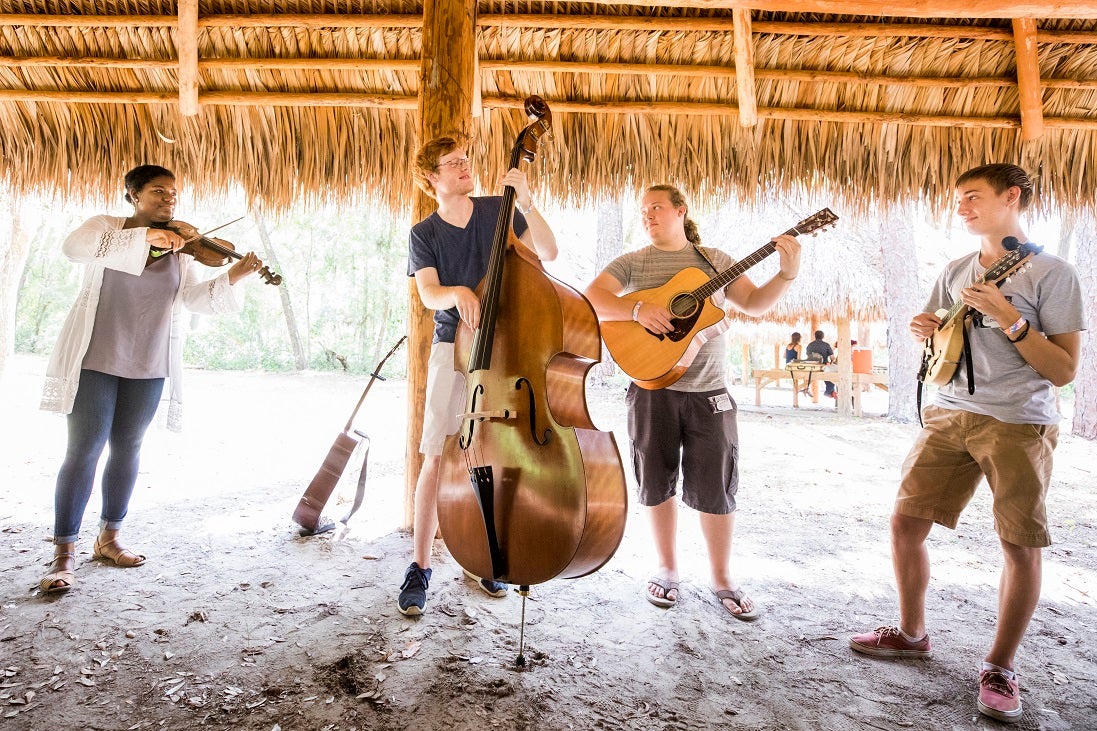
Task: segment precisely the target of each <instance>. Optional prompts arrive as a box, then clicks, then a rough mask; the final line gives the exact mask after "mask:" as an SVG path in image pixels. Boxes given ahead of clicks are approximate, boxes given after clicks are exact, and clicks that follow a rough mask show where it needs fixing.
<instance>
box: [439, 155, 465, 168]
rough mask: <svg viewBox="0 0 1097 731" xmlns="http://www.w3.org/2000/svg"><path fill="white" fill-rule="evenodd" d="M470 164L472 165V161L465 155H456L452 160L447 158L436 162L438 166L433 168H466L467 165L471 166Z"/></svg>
mask: <svg viewBox="0 0 1097 731" xmlns="http://www.w3.org/2000/svg"><path fill="white" fill-rule="evenodd" d="M471 166H472V161H470V160H469V159H468V158H467V157H458V158H456V159H454V160H447V161H445V162H440V163H438V166H437V167H435V168H434V169H435V170H439V169H441V168H453V169H454V170H460V169H462V168H468V167H471Z"/></svg>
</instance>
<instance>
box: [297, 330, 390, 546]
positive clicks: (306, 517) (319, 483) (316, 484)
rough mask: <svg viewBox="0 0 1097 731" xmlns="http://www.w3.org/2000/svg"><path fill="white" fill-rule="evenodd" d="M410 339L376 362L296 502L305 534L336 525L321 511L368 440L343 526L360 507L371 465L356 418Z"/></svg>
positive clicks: (367, 439)
mask: <svg viewBox="0 0 1097 731" xmlns="http://www.w3.org/2000/svg"><path fill="white" fill-rule="evenodd" d="M406 339H407V336H406V335H405V336H403V337H401V338H400V340H399V341H398V342H397V343H396V345H394V346H392V350H390V351H389V352H388V354H387V355H386V356H385V357H384V358H382V359H381V362H380V363H378V364H377V367H376V368H375V369H374V370H373V373H371V374H370V379H369V383H367V384H366V388H365V390H364V391H362V396H361V397H360V398H359V399H358V404H357V405H356V406H355V407H354V411H352V412H351V413H350V418H349V419H347V424H346V426H344V427H343V431H342V432H340V433H339V434H337V435H336V436H335V441H334V442H333V443H332V445H331V448H330V449H329V450H328V454H327V456H326V457H324V462H323V463H322V464H321V465H320V469H319V470H317V472H316V476H315V477H313V478H312V482H310V483H309V486H308V487H307V488H305V494H304V495H302V496H301V500H300V501H298V503H297V508H296V509H295V510H294V511H293V521H294V522H295V523H297V524H298V525H299V526H301V528H302V531H301V534H302V535H313V534H316V533H324V532H327V531H329V530H332V529H334V528H335V524H334V523H332V522H331V521H324V520H323V519H322V518H321V513H322V512H323V510H324V506H325V505H327V502H328V500H329V499H330V498H331V494H332V493H333V492H334V491H335V486H336V485H338V484H339V479H340V478H341V477H342V476H343V472H344V470H346V468H347V464H348V463H349V462H350V457H351V455H352V454H354V450H355V449H357V448H358V445H359V443H361V442H365V450H364V454H363V456H362V472H361V473H360V474H359V476H358V487H357V491H356V492H355V495H354V504H353V505H352V506H351V509H350V512H348V513H347V514H346V515H345V516H344V517H343V518H342V519H341V520H340V521H339V522H340V523H342V524H343V525H346V524H347V521H349V520H350V518H351V516H352V515H354V514H355V513H356V512H357V511H358V508H359V507H361V505H362V497H363V495H364V494H365V489H366V469H367V467H368V466H369V436H367V435H366V434H365V433H363V432H361V431H358V430H357V429H352V427H353V425H354V417H355V416H357V415H358V410H359V409H360V408H362V403H363V402H364V401H365V400H366V395H367V394H368V393H369V390H370V388H372V387H373V382H374V381H377V380H381V381H383V380H385V379H384V377H383V376H381V369H382V368H383V367H384V365H385V361H387V360H388V359H389V358H390V357H391V356H392V354H393V353H395V352H396V349H397V348H399V347H400V346H401V345H402V344H403V342H404V341H405V340H406Z"/></svg>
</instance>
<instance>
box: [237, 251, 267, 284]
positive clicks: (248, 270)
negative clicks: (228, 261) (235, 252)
mask: <svg viewBox="0 0 1097 731" xmlns="http://www.w3.org/2000/svg"><path fill="white" fill-rule="evenodd" d="M262 268H263V261H262V260H261V259H260V258H259V257H257V256H256V255H255V252H254V251H249V252H248V253H246V254H244V256H242V257H241V258H240V261H238V262H236V263H235V264H233V265H232V266H231V267H229V284H236V283H237V282H239V281H240V280H241V279H243V278H244V277H247V276H250V275H252V274H255V273H257V272H258V271H259V270H260V269H262Z"/></svg>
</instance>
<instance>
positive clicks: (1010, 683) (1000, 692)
mask: <svg viewBox="0 0 1097 731" xmlns="http://www.w3.org/2000/svg"><path fill="white" fill-rule="evenodd" d="M979 713H982V714H983V715H984V716H990V717H991V718H997V719H998V720H999V721H1005V722H1006V723H1016V722H1017V721H1020V720H1021V691H1020V690H1019V689H1018V687H1017V681H1016V680H1010V679H1009V678H1007V677H1006V676H1005V674H1004V673H1001V672H999V671H997V670H984V671H983V672H981V673H979Z"/></svg>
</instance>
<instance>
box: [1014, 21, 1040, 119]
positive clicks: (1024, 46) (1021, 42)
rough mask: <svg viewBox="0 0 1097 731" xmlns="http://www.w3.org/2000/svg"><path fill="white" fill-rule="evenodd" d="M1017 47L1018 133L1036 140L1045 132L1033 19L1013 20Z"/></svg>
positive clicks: (1034, 22)
mask: <svg viewBox="0 0 1097 731" xmlns="http://www.w3.org/2000/svg"><path fill="white" fill-rule="evenodd" d="M1013 36H1014V39H1015V40H1014V45H1015V46H1016V49H1017V51H1016V52H1017V91H1018V94H1019V95H1020V97H1021V136H1022V137H1023V138H1024V139H1026V140H1035V139H1039V137H1040V135H1042V134H1043V133H1044V101H1043V93H1042V92H1041V91H1040V60H1039V58H1038V57H1037V54H1036V21H1035V20H1033V19H1031V18H1014V19H1013Z"/></svg>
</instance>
